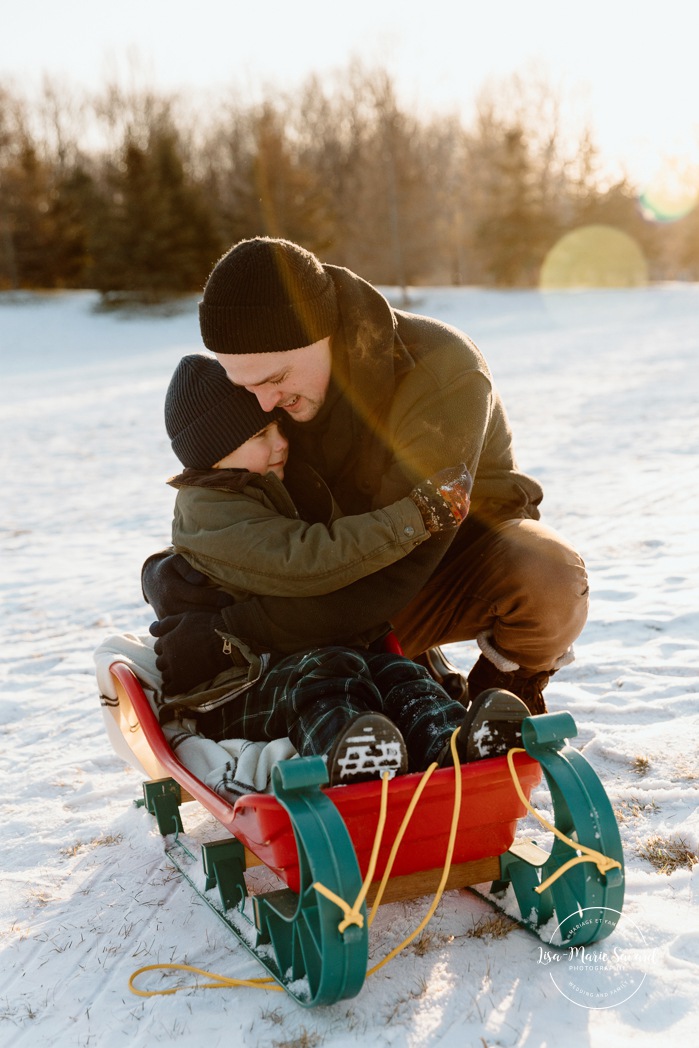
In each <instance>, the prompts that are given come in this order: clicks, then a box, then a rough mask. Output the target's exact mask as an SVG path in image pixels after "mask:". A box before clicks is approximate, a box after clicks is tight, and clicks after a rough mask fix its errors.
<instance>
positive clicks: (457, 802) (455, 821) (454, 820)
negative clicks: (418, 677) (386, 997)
mask: <svg viewBox="0 0 699 1048" xmlns="http://www.w3.org/2000/svg"><path fill="white" fill-rule="evenodd" d="M460 730H461V729H460V728H457V729H456V731H455V732H453V734H452V737H451V743H450V745H451V755H452V760H453V763H454V808H453V810H452V816H451V827H450V829H449V843H448V844H447V854H446V858H445V860H444V869H443V870H442V876H441V879H440V881H439V885H438V886H437V891H436V892H435V896H434V899H433V900H432V904H431V906H430V908H429V910H428V911H427V913H426V914H425V916H424V917H423V919H422V920H421V921H420V924H419V925H418V926H417V928H416V929H415V931H414V932H412V933H411V934H410V935H409V936H408V937H407V938H406V939H404V940H403V942H402V943H400V945H399V946H396V947H395V949H393V950H391V952H390V953H389V954H388V955H387V956H386V957H384V959H383V960H382V961H379V963H378V964H375V965H374V967H373V968H370V969H369V971H368V972H367V978H368V977H369V976H370V975H373V974H374V972H378V971H379V969H380V968H383V966H384V965H385V964H388V962H389V961H391V960H393V958H394V957H396V956H397V955H398V954H399V953H400V952H401V950H404V949H405V947H406V946H407V945H408V943H411V942H412V941H413V939H415V938H417V936H418V935H419V934H420V932H421V931H422V930H423V928H425V927H426V926H427V925H428V924H429V922H430V921H431V920H432V916H433V914H434V912H435V910H436V909H437V907H438V906H439V902H440V900H441V898H442V895H443V894H444V888H445V886H446V883H447V879H448V877H449V870H450V869H451V860H452V856H453V855H454V845H455V844H456V831H457V828H458V825H459V815H460V814H461V774H460V767H461V765H460V762H459V755H458V752H457V749H456V736H457V735H458V734H459V731H460ZM436 767H437V765H436V764H431V765H430V766H429V768H428V769H427V771H426V772H425V774H424V775H423V780H422V781H421V783H420V785H421V786H422V785H423V782H425V783H426V782H427V780H428V779H429V777H430V775H432V772H433V771H434V770H435V768H436ZM414 807H415V806H414V805H413V807H412V808H409V809H408V811H407V812H406V815H405V818H404V819H403V823H402V824H401V827H400V830H399V831H398V833H399V836H402V834H403V832H404V828H405V827H406V826H407V824H408V822H409V821H410V817H411V816H412V813H413V810H414ZM397 850H398V849H397V848H395V851H397ZM392 859H393V851H392V852H391V859H390V860H389V861H392ZM386 879H388V878H386ZM382 884H383V881H382ZM377 899H378V895H377ZM374 905H375V906H376V903H375V904H374Z"/></svg>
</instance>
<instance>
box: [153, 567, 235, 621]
mask: <svg viewBox="0 0 699 1048" xmlns="http://www.w3.org/2000/svg"><path fill="white" fill-rule="evenodd" d="M141 586H142V588H143V596H144V598H145V600H146V602H147V603H148V604H150V606H151V607H152V608H153V609H154V610H155V613H156V615H157V616H158V618H159V619H165V618H167V617H168V616H170V615H179V614H180V613H181V612H185V611H196V612H199V611H209V612H211V613H213V612H214V611H216V610H217V609H218V608H225V607H227V606H228V605H229V604H233V603H234V599H233V597H231V596H229V594H227V593H223V591H222V590H219V589H216V588H215V587H214V586H212V585H211V584H210V583H209V580H208V579H207V577H206V575H203V574H202V573H201V572H200V571H197V569H196V568H193V567H192V565H191V564H189V563H188V562H187V561H186V560H185V559H184V557H182V556H181V555H180V554H179V553H168V552H167V551H165V552H162V553H154V554H153V555H152V556H150V557H149V558H148V560H147V561H146V562H145V564H144V565H143V568H142V569H141Z"/></svg>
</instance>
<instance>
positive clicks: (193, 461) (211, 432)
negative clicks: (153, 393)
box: [165, 353, 277, 469]
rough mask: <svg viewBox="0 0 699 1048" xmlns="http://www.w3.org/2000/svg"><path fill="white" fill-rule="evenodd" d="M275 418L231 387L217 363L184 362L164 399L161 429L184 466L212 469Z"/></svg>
mask: <svg viewBox="0 0 699 1048" xmlns="http://www.w3.org/2000/svg"><path fill="white" fill-rule="evenodd" d="M276 417H277V414H276V412H267V411H263V410H262V408H261V407H260V404H259V401H258V400H257V397H255V396H253V394H252V393H248V391H247V390H246V389H242V387H240V386H234V385H233V383H232V382H231V381H230V380H229V379H228V376H227V375H226V372H225V371H224V370H223V368H222V367H221V365H220V364H219V362H218V361H217V360H213V359H212V358H211V357H205V356H204V355H203V354H201V353H193V354H191V355H190V356H187V357H182V360H181V361H180V362H179V364H178V365H177V367H176V368H175V372H174V374H173V376H172V378H171V379H170V385H169V386H168V391H167V394H166V395H165V428H166V429H167V433H168V436H169V438H170V440H171V442H172V450H173V451H174V452H175V454H176V455H177V457H178V459H179V460H180V462H181V463H182V465H183V466H190V467H191V468H193V469H210V468H211V467H212V466H213V465H214V464H215V463H216V462H220V461H221V459H222V458H225V457H226V455H229V454H230V453H231V451H235V449H236V448H239V447H240V445H241V444H244V443H245V441H246V440H249V439H250V437H254V436H255V434H256V433H259V432H260V430H262V429H264V428H265V426H268V425H269V424H270V422H273V421H274V419H275V418H276Z"/></svg>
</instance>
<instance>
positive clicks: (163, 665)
mask: <svg viewBox="0 0 699 1048" xmlns="http://www.w3.org/2000/svg"><path fill="white" fill-rule="evenodd" d="M217 629H218V630H223V631H224V632H225V631H226V627H225V624H224V621H223V619H222V617H221V615H219V614H218V613H215V614H212V613H211V612H209V611H188V612H186V613H185V614H182V615H168V616H167V617H166V618H164V619H159V620H158V622H153V623H152V624H151V626H150V627H149V632H150V633H151V635H152V636H153V637H157V638H158V639H157V640H156V642H155V653H156V655H157V656H158V657H157V659H156V660H155V665H156V666H157V667H158V669H159V670H160V673H161V674H162V678H163V692H164V694H165V695H181V694H182V693H183V692H187V691H191V690H192V688H196V686H197V685H198V684H204V683H205V682H206V681H208V680H212V679H213V678H214V677H215V676H216V675H217V674H219V673H222V672H223V670H226V669H230V667H231V666H232V665H233V662H234V661H235V659H233V658H232V656H233V655H234V653H235V654H237V655H239V654H240V653H239V652H237V649H236V648H233V650H232V651H231V652H226V651H224V644H225V641H224V639H223V637H221V636H220V635H219V634H218V633H216V630H217ZM228 647H229V648H230V645H228Z"/></svg>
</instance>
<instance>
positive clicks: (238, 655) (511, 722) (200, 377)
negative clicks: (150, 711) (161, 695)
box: [153, 354, 528, 785]
mask: <svg viewBox="0 0 699 1048" xmlns="http://www.w3.org/2000/svg"><path fill="white" fill-rule="evenodd" d="M165 420H166V427H167V431H168V435H169V436H170V439H171V441H172V447H173V450H174V451H175V453H176V455H177V456H178V458H179V459H180V461H181V462H182V464H183V465H184V466H185V470H184V472H183V473H181V474H180V475H179V476H177V477H174V478H172V479H171V480H170V481H169V483H170V484H172V485H173V486H174V487H175V488H177V489H178V493H177V498H176V501H175V512H174V520H173V529H172V541H173V546H174V548H175V550H176V551H177V552H179V553H181V554H182V555H183V556H184V557H185V559H186V560H187V561H188V563H189V564H191V565H192V566H193V567H194V568H196V569H198V570H199V571H201V572H203V573H204V574H205V575H206V576H207V577H208V578H209V579H210V581H211V583H212V585H215V586H217V587H220V588H221V589H222V590H224V591H225V592H226V593H228V594H230V595H231V596H232V597H233V598H234V599H235V600H236V601H245V600H246V599H247V598H248V597H250V596H251V595H253V594H276V595H293V596H297V597H298V596H307V595H314V594H319V593H327V592H331V591H333V590H336V589H339V588H341V587H343V586H345V585H348V584H350V583H351V582H353V581H355V580H356V579H359V578H361V577H363V576H365V575H367V574H369V573H371V572H373V571H377V570H379V569H380V568H382V567H385V566H387V565H388V564H391V563H393V562H394V561H395V560H397V559H399V558H401V557H403V556H405V555H407V554H408V553H409V552H410V551H411V550H412V549H414V548H415V546H417V545H418V544H419V543H421V542H424V541H428V540H429V538H430V536H431V535H433V534H436V533H439V532H440V531H446V530H448V529H450V528H455V527H457V526H458V524H460V523H461V521H462V520H463V518H464V517H465V516H466V513H467V512H468V503H469V493H470V487H471V478H470V477H469V476H468V473H467V472H466V471H465V470H464V469H463V468H456V469H451V470H444V471H442V473H440V474H437V475H436V476H435V477H433V478H429V479H428V480H427V481H424V482H422V483H421V484H419V485H417V486H416V488H414V489H413V491H411V492H410V494H409V496H407V497H406V498H403V499H400V500H398V501H397V502H396V503H393V504H392V505H390V506H386V507H384V508H383V509H379V510H374V511H371V512H367V513H364V514H361V515H357V516H351V517H343V516H341V515H339V511H338V508H337V507H336V506H335V505H334V504H333V500H332V496H331V495H330V493H329V491H328V489H327V488H326V487H325V485H324V484H323V482H322V480H321V479H320V477H319V476H318V475H317V474H316V473H315V472H313V471H312V470H309V469H304V467H303V465H302V464H301V463H298V464H296V465H295V466H294V468H291V464H289V463H288V461H287V460H288V453H289V444H288V441H287V439H286V437H285V435H284V433H283V431H282V428H281V425H280V421H279V418H278V416H277V415H276V414H274V413H271V414H268V413H266V412H263V411H262V409H261V408H260V406H259V403H258V401H257V399H256V398H255V397H254V396H253V395H252V394H250V393H248V392H247V391H246V390H245V389H243V388H241V387H236V386H234V385H233V384H232V383H231V382H230V381H229V380H228V378H227V376H226V374H225V371H224V370H223V368H222V367H221V366H220V365H219V364H218V363H217V362H216V361H215V360H214V359H212V358H209V357H205V356H203V355H198V354H196V355H191V356H187V357H184V358H183V359H182V360H181V361H180V363H179V365H178V367H177V369H176V370H175V373H174V375H173V377H172V380H171V382H170V386H169V389H168V393H167V397H166V404H165ZM292 492H293V495H294V497H293V498H292ZM301 507H302V510H303V518H304V519H302V518H301V514H300V508H301ZM388 629H389V627H388V624H386V627H385V631H386V632H387V631H388ZM153 631H154V632H156V635H157V624H154V627H153ZM350 633H351V630H350V629H349V627H348V634H350ZM222 640H225V642H226V643H227V645H228V650H229V651H230V654H231V657H232V660H233V661H232V667H233V668H232V683H233V684H235V685H237V686H234V687H232V688H228V689H227V690H226V688H225V687H224V689H223V692H224V695H223V700H224V701H218V702H216V703H215V704H214V705H213V706H212V705H208V706H207V704H206V702H203V703H202V702H200V701H199V699H201V696H202V695H204V696H206V695H208V694H210V689H209V690H207V689H204V691H203V692H199V693H198V694H188V695H187V696H179V697H178V701H179V703H180V704H181V705H182V706H183V707H185V708H186V709H187V710H188V712H189V713H190V714H191V712H192V710H194V711H195V716H196V720H197V726H198V729H199V730H200V731H201V732H202V733H203V734H205V735H207V736H208V737H210V738H214V739H222V738H232V737H237V738H245V739H250V740H253V741H257V740H271V739H274V738H279V737H287V736H288V737H289V738H290V740H291V742H292V743H293V745H294V746H295V748H296V749H297V751H298V752H299V754H301V755H302V756H304V755H307V754H324V755H325V754H327V757H328V774H329V780H330V783H331V784H333V785H334V784H337V783H348V782H358V781H363V780H364V779H366V778H372V777H378V776H380V775H381V774H383V772H384V771H388V772H389V774H396V773H399V772H404V771H406V770H410V771H419V770H423V769H425V768H427V767H428V766H429V764H430V763H432V762H433V761H435V760H437V761H438V762H440V763H442V764H448V763H450V762H451V758H450V753H449V740H450V738H451V735H452V733H453V732H454V730H455V729H456V728H457V727H459V728H461V731H460V734H459V736H458V748H459V758H460V760H469V759H474V758H475V757H478V756H487V755H491V753H493V752H501V751H504V750H505V749H507V748H509V747H510V746H512V745H516V744H517V743H518V740H519V738H520V735H519V734H518V733H519V728H520V725H521V721H522V719H523V718H524V717H525V716H527V714H528V711H527V708H526V707H525V706H524V704H523V703H521V702H519V700H517V699H516V698H515V697H514V696H508V694H507V693H505V692H493V693H486V694H485V697H484V699H483V700H479V701H478V702H473V703H472V704H471V706H470V708H469V710H468V711H466V710H465V709H464V706H463V705H462V704H461V703H459V702H456V701H454V700H453V699H451V698H450V697H449V696H448V695H447V693H446V692H445V691H444V689H443V688H442V687H441V686H440V685H439V684H437V683H436V681H434V680H433V678H432V677H431V675H430V674H429V672H428V670H427V669H425V668H424V667H422V666H420V665H418V664H416V663H414V662H412V661H410V660H409V659H407V658H404V657H403V656H401V655H396V654H393V653H389V652H386V651H384V650H376V648H377V646H376V645H371V646H369V647H366V648H359V647H355V646H347V645H345V644H337V645H332V646H324V647H318V648H315V649H313V650H311V651H307V652H302V653H296V654H293V655H286V656H281V655H278V654H275V653H271V654H270V655H269V656H267V657H263V659H262V660H255V658H254V657H253V656H252V654H251V653H250V652H249V649H247V647H246V645H245V641H244V638H237V637H226V638H222ZM156 651H157V644H156ZM234 664H235V666H234ZM253 666H254V667H255V668H256V672H251V667H253ZM241 671H243V672H241ZM218 682H219V678H217V683H218ZM488 740H489V741H490V746H489V745H488Z"/></svg>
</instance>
